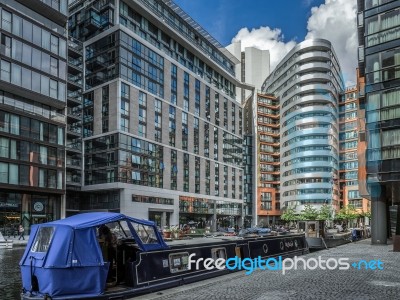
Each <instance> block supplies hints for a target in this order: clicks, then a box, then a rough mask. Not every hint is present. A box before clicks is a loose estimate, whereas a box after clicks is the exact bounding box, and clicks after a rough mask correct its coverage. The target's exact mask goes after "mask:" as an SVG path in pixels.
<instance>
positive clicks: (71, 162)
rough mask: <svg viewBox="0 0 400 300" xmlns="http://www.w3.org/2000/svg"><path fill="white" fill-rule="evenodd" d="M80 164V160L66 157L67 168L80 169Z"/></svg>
mask: <svg viewBox="0 0 400 300" xmlns="http://www.w3.org/2000/svg"><path fill="white" fill-rule="evenodd" d="M81 166H82V163H81V160H80V159H76V158H68V157H67V168H69V167H72V168H79V169H80V168H81Z"/></svg>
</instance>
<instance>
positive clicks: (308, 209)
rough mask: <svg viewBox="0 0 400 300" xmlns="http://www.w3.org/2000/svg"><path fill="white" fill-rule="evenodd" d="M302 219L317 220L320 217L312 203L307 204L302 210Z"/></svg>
mask: <svg viewBox="0 0 400 300" xmlns="http://www.w3.org/2000/svg"><path fill="white" fill-rule="evenodd" d="M300 216H301V220H316V219H317V217H318V211H317V210H316V209H315V208H314V207H313V206H311V205H309V204H307V205H305V206H304V209H303V210H302V211H301V215H300Z"/></svg>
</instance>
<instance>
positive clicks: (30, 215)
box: [0, 192, 62, 237]
mask: <svg viewBox="0 0 400 300" xmlns="http://www.w3.org/2000/svg"><path fill="white" fill-rule="evenodd" d="M61 197H62V196H61V195H51V194H50V195H44V194H32V193H29V194H28V193H26V194H24V193H12V192H0V230H1V232H2V234H3V235H4V236H7V237H8V236H14V235H16V234H18V226H19V224H22V225H23V226H24V228H25V233H26V234H29V232H30V227H31V225H33V224H39V223H45V222H50V221H53V220H56V219H60V211H61Z"/></svg>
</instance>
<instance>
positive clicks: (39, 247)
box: [31, 227, 54, 252]
mask: <svg viewBox="0 0 400 300" xmlns="http://www.w3.org/2000/svg"><path fill="white" fill-rule="evenodd" d="M53 233H54V227H40V228H39V230H38V233H37V234H36V237H35V240H34V241H33V244H32V247H31V251H32V252H47V250H49V246H50V243H51V239H52V238H53Z"/></svg>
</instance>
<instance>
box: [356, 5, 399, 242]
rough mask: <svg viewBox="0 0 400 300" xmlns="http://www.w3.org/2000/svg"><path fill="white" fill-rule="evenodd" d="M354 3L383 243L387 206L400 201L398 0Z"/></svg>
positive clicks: (375, 223)
mask: <svg viewBox="0 0 400 300" xmlns="http://www.w3.org/2000/svg"><path fill="white" fill-rule="evenodd" d="M357 4H358V41H359V45H360V46H359V72H360V77H361V78H362V77H365V91H364V90H360V92H361V94H362V97H360V105H363V106H364V105H365V108H366V124H365V127H366V133H367V134H366V141H367V151H366V179H367V180H366V181H367V187H368V192H369V194H370V197H371V213H372V220H371V221H372V222H371V230H372V232H371V234H372V243H373V244H385V243H386V242H387V237H388V235H389V234H390V228H389V227H388V224H389V221H390V220H389V215H388V211H389V206H395V205H400V197H399V195H400V188H399V178H400V168H399V167H400V138H399V137H400V39H399V37H400V1H389V0H366V1H363V0H358V2H357ZM364 92H365V95H364ZM397 222H399V220H397Z"/></svg>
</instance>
